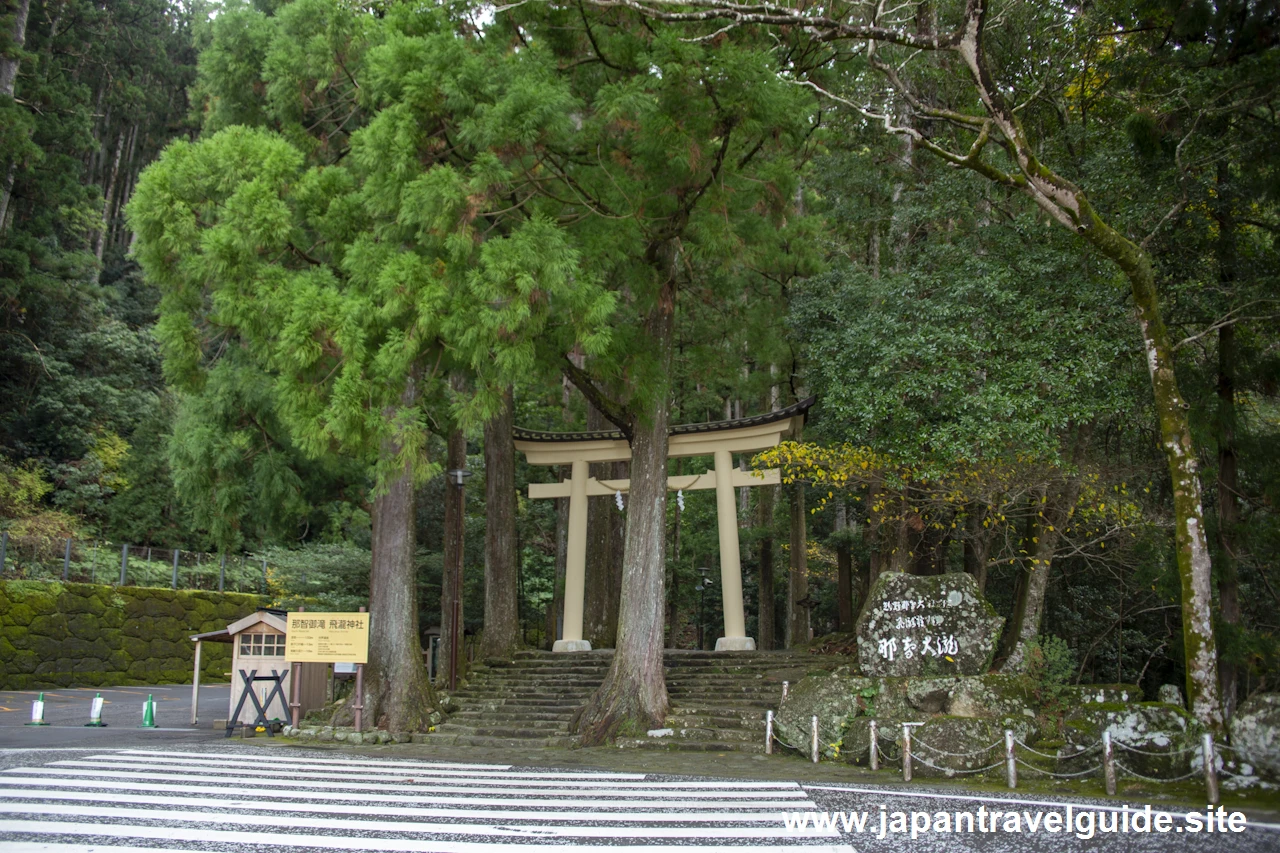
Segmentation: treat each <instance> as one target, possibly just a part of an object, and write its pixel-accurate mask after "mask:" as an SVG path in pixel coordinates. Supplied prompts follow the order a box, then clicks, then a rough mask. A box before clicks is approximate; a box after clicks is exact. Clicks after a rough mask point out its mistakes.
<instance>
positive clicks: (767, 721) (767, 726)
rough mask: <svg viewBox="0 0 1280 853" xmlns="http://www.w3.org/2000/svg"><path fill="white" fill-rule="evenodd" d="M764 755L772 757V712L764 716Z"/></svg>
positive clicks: (767, 712)
mask: <svg viewBox="0 0 1280 853" xmlns="http://www.w3.org/2000/svg"><path fill="white" fill-rule="evenodd" d="M764 754H765V755H773V712H772V711H766V712H765V715H764Z"/></svg>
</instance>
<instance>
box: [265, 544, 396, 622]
mask: <svg viewBox="0 0 1280 853" xmlns="http://www.w3.org/2000/svg"><path fill="white" fill-rule="evenodd" d="M263 556H265V557H266V559H267V578H268V584H269V585H270V588H271V591H272V596H273V603H272V605H271V606H272V607H277V608H280V609H283V610H297V609H298V607H299V606H303V607H306V608H307V609H308V610H321V611H325V610H327V611H334V612H340V613H353V612H355V611H356V610H358V609H359V608H360V607H364V606H367V605H368V603H369V565H370V560H371V559H372V557H371V555H370V553H369V551H368V550H367V549H365V548H359V547H356V546H354V545H349V544H342V543H335V544H308V545H304V546H303V547H301V548H297V549H287V548H279V547H276V548H268V549H267V550H266V551H265V552H263Z"/></svg>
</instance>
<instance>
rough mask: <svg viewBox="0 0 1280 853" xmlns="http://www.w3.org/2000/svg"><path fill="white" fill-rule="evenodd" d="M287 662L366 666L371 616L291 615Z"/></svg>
mask: <svg viewBox="0 0 1280 853" xmlns="http://www.w3.org/2000/svg"><path fill="white" fill-rule="evenodd" d="M285 658H287V659H288V660H289V661H291V662H297V663H313V662H315V663H331V662H339V661H341V662H343V663H367V662H368V660H369V614H368V613H305V612H299V613H290V614H289V622H288V629H287V631H286V633H285Z"/></svg>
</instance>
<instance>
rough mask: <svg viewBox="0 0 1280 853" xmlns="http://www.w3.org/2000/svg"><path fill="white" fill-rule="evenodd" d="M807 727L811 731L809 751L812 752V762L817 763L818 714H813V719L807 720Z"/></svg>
mask: <svg viewBox="0 0 1280 853" xmlns="http://www.w3.org/2000/svg"><path fill="white" fill-rule="evenodd" d="M809 727H810V729H811V730H812V732H813V746H812V747H811V748H810V751H811V752H812V753H813V763H814V764H817V763H818V715H817V714H814V715H813V719H812V720H810V721H809Z"/></svg>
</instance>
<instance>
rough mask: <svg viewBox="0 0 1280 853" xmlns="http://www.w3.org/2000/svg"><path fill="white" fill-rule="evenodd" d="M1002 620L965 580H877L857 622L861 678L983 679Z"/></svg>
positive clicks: (897, 575) (890, 576)
mask: <svg viewBox="0 0 1280 853" xmlns="http://www.w3.org/2000/svg"><path fill="white" fill-rule="evenodd" d="M1003 624H1004V618H1003V617H1001V616H998V615H997V614H996V611H995V609H994V608H993V607H992V606H991V604H990V603H989V602H988V601H987V600H986V599H985V598H983V596H982V593H980V592H979V591H978V585H977V583H976V582H975V581H974V579H973V577H972V576H970V575H967V574H962V573H956V574H945V575H927V576H921V575H908V574H903V573H901V572H889V573H886V574H883V575H881V576H880V577H879V578H877V579H876V582H875V584H873V585H872V587H871V592H870V593H869V594H868V596H867V604H866V607H864V608H863V610H862V615H861V617H859V619H858V626H857V627H858V663H859V664H860V665H861V668H862V674H863V675H864V676H939V675H983V674H985V673H986V672H987V670H989V669H990V668H991V662H992V659H993V658H994V657H995V649H996V642H997V640H998V639H999V637H1000V627H1001V626H1002V625H1003Z"/></svg>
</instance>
